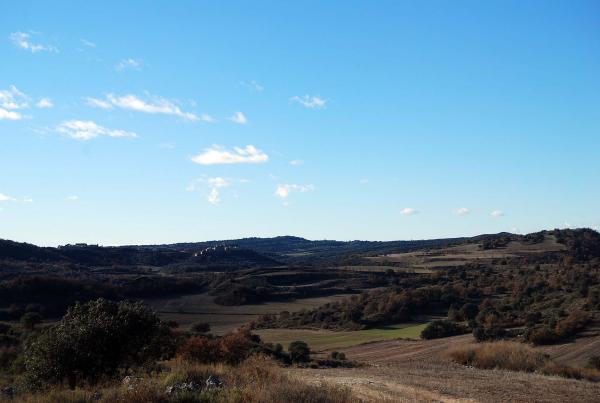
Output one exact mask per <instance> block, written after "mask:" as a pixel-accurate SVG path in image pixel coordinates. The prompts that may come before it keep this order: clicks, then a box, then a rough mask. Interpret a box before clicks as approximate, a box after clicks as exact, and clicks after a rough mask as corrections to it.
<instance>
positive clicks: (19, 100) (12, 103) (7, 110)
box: [0, 85, 29, 120]
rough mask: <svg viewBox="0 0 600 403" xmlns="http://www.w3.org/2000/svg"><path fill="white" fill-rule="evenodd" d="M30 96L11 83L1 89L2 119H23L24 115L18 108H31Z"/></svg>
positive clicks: (0, 110) (0, 116) (0, 113)
mask: <svg viewBox="0 0 600 403" xmlns="http://www.w3.org/2000/svg"><path fill="white" fill-rule="evenodd" d="M28 101H29V97H28V96H27V95H25V94H24V93H22V92H21V91H19V89H18V88H17V87H15V86H14V85H11V86H10V87H9V88H8V89H7V90H0V120H21V119H23V115H22V114H21V113H20V112H17V110H20V109H28V108H29V102H28Z"/></svg>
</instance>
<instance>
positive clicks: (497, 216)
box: [490, 210, 504, 218]
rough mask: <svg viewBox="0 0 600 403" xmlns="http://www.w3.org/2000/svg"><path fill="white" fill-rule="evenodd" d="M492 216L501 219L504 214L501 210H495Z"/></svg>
mask: <svg viewBox="0 0 600 403" xmlns="http://www.w3.org/2000/svg"><path fill="white" fill-rule="evenodd" d="M490 215H491V216H492V217H494V218H499V217H502V216H503V215H504V212H503V211H501V210H494V211H492V212H491V213H490Z"/></svg>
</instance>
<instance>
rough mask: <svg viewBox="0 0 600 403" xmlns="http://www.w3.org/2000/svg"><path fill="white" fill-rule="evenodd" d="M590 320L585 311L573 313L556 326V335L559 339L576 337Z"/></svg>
mask: <svg viewBox="0 0 600 403" xmlns="http://www.w3.org/2000/svg"><path fill="white" fill-rule="evenodd" d="M589 320H590V316H589V314H588V313H586V312H583V311H573V312H571V313H570V314H569V316H567V317H566V318H565V319H563V320H561V321H559V322H558V323H557V324H556V328H555V331H556V334H557V335H558V337H560V338H563V337H569V336H573V335H575V334H576V333H577V332H579V331H580V330H582V329H584V328H585V326H586V325H587V323H588V322H589Z"/></svg>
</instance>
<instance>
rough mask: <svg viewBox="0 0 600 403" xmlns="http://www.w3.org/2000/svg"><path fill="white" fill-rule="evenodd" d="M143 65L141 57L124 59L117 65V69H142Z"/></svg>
mask: <svg viewBox="0 0 600 403" xmlns="http://www.w3.org/2000/svg"><path fill="white" fill-rule="evenodd" d="M141 67H142V61H141V60H140V59H131V58H129V59H123V60H121V61H120V62H119V63H117V64H116V65H115V69H116V70H117V71H123V70H140V69H141Z"/></svg>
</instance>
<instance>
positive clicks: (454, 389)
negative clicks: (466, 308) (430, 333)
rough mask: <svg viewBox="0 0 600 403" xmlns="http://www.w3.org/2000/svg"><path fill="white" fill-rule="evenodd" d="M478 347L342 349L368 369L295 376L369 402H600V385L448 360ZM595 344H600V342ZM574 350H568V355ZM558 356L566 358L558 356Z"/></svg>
mask: <svg viewBox="0 0 600 403" xmlns="http://www.w3.org/2000/svg"><path fill="white" fill-rule="evenodd" d="M472 342H473V337H472V336H471V335H463V336H455V337H449V338H445V339H438V340H426V341H409V340H393V341H383V342H377V343H370V344H364V345H360V346H354V347H350V348H346V349H342V351H344V352H345V353H346V355H347V357H348V358H349V359H352V360H356V361H358V362H360V363H362V364H364V366H362V367H358V368H351V369H339V368H338V369H293V370H290V371H291V372H292V373H293V374H294V375H296V376H299V377H300V378H302V379H304V380H306V381H308V382H313V383H317V384H319V383H323V382H326V383H333V384H338V385H345V386H347V387H349V388H351V390H352V391H353V393H354V394H355V395H356V396H357V397H358V398H360V399H363V400H364V401H368V402H382V401H393V402H598V401H599V396H600V385H599V384H596V383H591V382H587V381H578V380H571V379H565V378H560V377H551V376H545V375H538V374H528V373H522V372H513V371H504V370H480V369H475V368H471V367H465V366H462V365H458V364H455V363H452V362H450V361H448V359H447V358H446V357H445V356H444V351H446V350H447V349H448V348H449V347H450V346H452V345H457V344H464V343H472ZM593 342H594V343H598V338H597V337H596V338H595V341H593ZM576 344H577V343H575V345H576ZM571 348H573V347H571ZM576 348H579V347H576ZM568 349H569V347H563V348H562V350H563V353H564V350H568ZM557 350H560V349H557ZM557 354H560V353H558V351H557ZM557 357H558V355H557Z"/></svg>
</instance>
